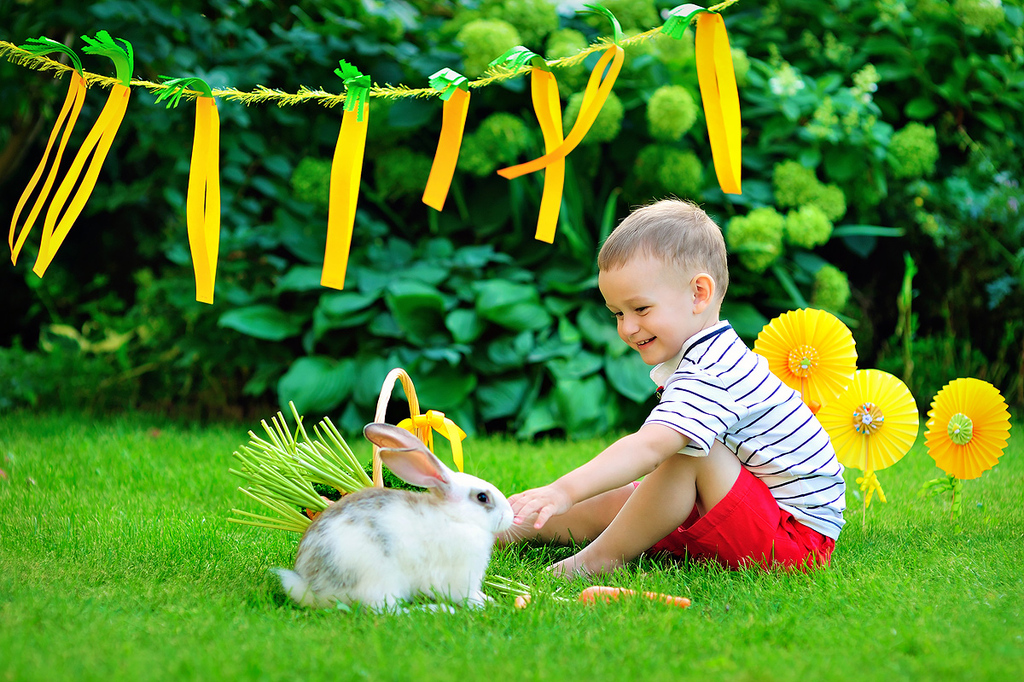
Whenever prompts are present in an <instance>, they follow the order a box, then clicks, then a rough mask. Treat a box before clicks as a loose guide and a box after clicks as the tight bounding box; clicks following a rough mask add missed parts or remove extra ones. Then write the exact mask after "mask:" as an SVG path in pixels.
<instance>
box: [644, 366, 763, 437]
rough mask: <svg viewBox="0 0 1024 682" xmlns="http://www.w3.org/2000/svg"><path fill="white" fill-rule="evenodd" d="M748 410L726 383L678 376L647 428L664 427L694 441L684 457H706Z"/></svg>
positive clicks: (700, 375) (685, 373) (654, 412)
mask: <svg viewBox="0 0 1024 682" xmlns="http://www.w3.org/2000/svg"><path fill="white" fill-rule="evenodd" d="M744 413H745V410H744V409H743V408H742V407H741V406H740V405H738V404H737V403H736V402H735V401H734V400H733V399H732V397H731V396H730V395H729V392H728V391H727V390H726V389H725V387H724V386H723V385H722V383H721V382H720V381H719V380H718V379H716V378H714V377H708V376H707V375H704V374H698V373H687V372H677V373H676V374H675V375H673V377H672V379H671V381H670V382H669V384H668V385H667V386H666V387H665V389H664V391H663V392H662V395H661V402H660V403H658V405H657V407H655V408H654V409H653V410H652V411H651V414H650V415H649V416H648V417H647V420H646V422H645V423H646V424H662V425H664V426H667V427H669V428H670V429H673V430H675V431H678V432H679V433H681V434H683V435H684V436H686V437H687V438H689V439H690V443H689V444H688V445H687V446H686V447H685V448H683V449H682V450H680V453H682V454H688V455H693V456H704V455H707V454H708V453H709V452H710V451H711V446H712V445H713V444H714V442H715V439H716V438H718V437H719V436H720V435H721V434H724V433H725V432H726V431H727V430H729V428H730V427H732V426H733V425H734V424H736V422H738V421H739V420H740V419H741V418H742V416H743V414H744Z"/></svg>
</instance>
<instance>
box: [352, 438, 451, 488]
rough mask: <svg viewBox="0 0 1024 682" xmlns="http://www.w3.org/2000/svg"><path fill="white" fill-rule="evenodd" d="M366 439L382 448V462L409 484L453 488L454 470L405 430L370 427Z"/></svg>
mask: <svg viewBox="0 0 1024 682" xmlns="http://www.w3.org/2000/svg"><path fill="white" fill-rule="evenodd" d="M363 435H364V436H366V439H367V440H369V441H370V442H371V443H373V444H375V445H377V446H378V447H380V458H381V459H382V460H383V461H384V463H385V464H387V465H388V469H391V471H392V472H394V474H395V475H396V476H398V477H399V478H400V479H402V480H403V481H405V482H406V483H411V484H412V485H418V486H420V487H423V488H442V489H445V488H447V487H448V486H449V485H450V484H451V473H452V472H451V470H450V469H449V468H448V467H446V466H445V465H444V464H443V463H442V462H441V460H439V459H438V458H437V457H435V456H434V453H432V452H431V451H430V450H428V449H427V447H426V446H425V445H424V444H423V443H421V442H420V439H419V438H417V437H416V436H414V435H412V434H411V433H409V432H408V431H406V430H405V429H400V428H398V427H397V426H392V425H390V424H367V425H366V426H365V427H364V428H363Z"/></svg>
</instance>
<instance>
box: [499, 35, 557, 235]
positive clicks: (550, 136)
mask: <svg viewBox="0 0 1024 682" xmlns="http://www.w3.org/2000/svg"><path fill="white" fill-rule="evenodd" d="M526 64H530V66H531V69H530V93H531V96H532V98H533V110H534V112H535V113H536V114H537V122H538V124H540V131H541V134H543V136H544V153H545V154H551V153H552V152H554V151H555V150H556V149H558V147H559V145H561V144H562V142H563V141H564V139H563V137H562V106H561V103H560V102H559V100H558V82H557V81H556V80H555V74H553V73H551V69H549V68H548V65H547V62H545V61H544V58H543V57H541V56H539V55H537V54H535V53H533V52H531V51H530V50H528V49H526V48H525V47H523V46H521V45H520V46H518V47H513V48H512V49H511V50H509V51H508V52H506V53H505V54H503V55H502V56H500V57H498V58H497V59H496V60H494V61H493V62H491V65H492V66H495V65H502V66H506V67H508V68H520V67H523V66H525V65H526ZM564 185H565V157H562V158H559V159H556V160H554V161H552V162H551V164H550V165H548V166H547V168H545V170H544V192H543V194H541V200H540V214H539V216H538V218H537V232H536V234H535V235H534V237H535V238H536V239H537V240H538V241H542V242H547V243H548V244H551V243H552V242H554V241H555V228H556V227H557V226H558V212H559V210H560V209H561V207H562V188H563V186H564Z"/></svg>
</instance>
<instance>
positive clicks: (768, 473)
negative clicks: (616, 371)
mask: <svg viewBox="0 0 1024 682" xmlns="http://www.w3.org/2000/svg"><path fill="white" fill-rule="evenodd" d="M598 270H599V274H598V287H599V288H600V290H601V294H602V295H603V296H604V299H605V302H606V305H607V306H608V309H609V310H610V311H611V312H612V314H613V315H614V316H615V318H616V321H617V326H618V332H619V337H620V338H622V340H623V341H624V342H626V344H627V345H629V346H630V347H631V348H633V349H634V350H636V351H637V352H638V353H640V357H641V358H642V359H643V361H644V362H645V363H646V364H648V365H654V366H655V367H654V369H653V370H652V371H651V378H652V379H653V380H654V381H655V382H656V383H657V385H658V386H662V387H664V388H663V389H662V391H661V399H660V402H659V404H658V406H657V407H655V408H654V410H653V411H652V412H651V414H650V416H648V418H647V420H646V421H645V422H644V424H643V426H642V427H641V428H640V430H639V431H637V432H636V433H633V434H630V435H628V436H626V437H624V438H622V439H620V440H618V441H617V442H615V443H613V444H612V445H611V446H609V447H608V448H607V449H605V450H604V451H603V452H601V453H600V454H599V455H597V456H596V457H594V458H593V459H592V460H590V461H589V462H587V463H586V464H584V465H582V466H580V467H579V468H577V469H575V470H573V471H571V472H569V473H567V474H565V475H564V476H562V477H561V478H559V479H558V480H556V481H555V482H553V483H551V484H550V485H547V486H544V487H541V488H534V489H532V490H527V491H525V492H522V493H519V494H517V495H513V496H512V497H511V498H509V501H510V502H511V504H512V509H513V511H514V512H515V523H516V524H517V525H515V526H513V527H512V528H511V529H510V531H507V536H506V537H507V538H508V539H510V540H511V539H517V538H519V536H523V535H527V536H530V537H535V538H538V539H541V540H547V541H562V542H565V541H568V540H569V539H572V540H575V541H588V540H589V541H590V543H589V544H588V545H586V546H585V547H584V548H583V549H582V550H580V551H579V552H578V553H577V554H575V555H574V556H572V557H569V558H568V559H565V560H564V561H561V562H559V563H557V564H555V565H554V566H552V570H553V571H554V572H555V573H558V574H562V575H575V574H591V573H603V572H608V571H612V570H614V569H615V568H617V567H618V566H621V565H622V564H624V563H625V562H627V561H630V560H631V559H633V558H634V557H636V556H638V555H640V554H641V553H643V552H644V551H647V550H649V549H651V550H654V551H668V552H671V553H673V554H675V555H678V556H684V555H689V556H691V557H697V558H706V559H713V560H717V561H719V562H721V563H723V564H725V565H727V566H730V567H732V568H737V567H739V566H743V565H747V564H751V563H755V564H760V565H761V566H764V567H766V568H767V567H769V566H772V565H783V566H798V567H803V566H808V565H827V564H828V562H829V559H830V557H831V554H832V549H833V547H834V546H835V539H836V538H837V537H838V536H839V531H840V529H841V528H842V526H843V510H844V508H845V506H846V505H845V492H846V485H845V483H844V481H843V467H842V465H841V464H840V463H839V462H838V460H837V459H836V456H835V452H834V450H833V449H832V444H831V443H830V441H829V438H828V435H827V434H826V433H825V431H824V430H823V429H822V428H821V425H820V424H819V423H818V420H817V419H816V418H815V417H814V415H813V414H812V413H811V411H810V410H809V409H808V407H807V406H806V405H804V403H803V401H802V400H801V398H800V395H799V394H798V393H797V392H795V391H793V390H792V389H790V388H789V387H787V386H786V385H785V384H783V383H782V381H781V380H779V379H778V378H777V377H775V376H774V375H773V374H771V373H770V372H769V370H768V363H767V361H765V360H764V358H761V357H760V356H758V355H756V354H754V353H753V352H752V351H750V350H749V349H747V347H746V346H745V345H744V344H743V342H742V341H741V340H740V339H739V337H738V336H737V335H736V333H735V332H734V331H733V329H732V327H731V326H730V325H729V323H728V322H726V321H719V319H718V315H719V309H720V307H721V303H722V299H723V297H724V295H725V290H726V288H727V287H728V284H729V273H728V267H727V264H726V251H725V241H724V239H723V238H722V232H721V230H720V229H719V228H718V226H717V225H715V223H714V222H713V221H712V220H711V219H710V218H709V217H708V216H707V214H706V213H704V211H702V210H701V209H699V208H698V207H697V206H695V205H693V204H691V203H688V202H684V201H679V200H675V199H671V200H664V201H660V202H657V203H655V204H651V205H649V206H645V207H643V208H640V209H638V210H636V211H634V212H633V213H632V214H631V215H630V216H629V217H627V218H626V219H625V220H624V221H623V222H622V224H620V225H619V226H618V227H617V228H616V229H615V230H614V231H613V232H612V234H611V235H610V236H609V237H608V239H607V240H606V241H605V243H604V245H603V246H602V247H601V252H600V254H599V256H598ZM642 476H643V477H645V478H644V479H643V481H642V482H640V483H639V484H636V483H634V481H636V480H637V479H638V478H640V477H642ZM531 519H532V520H533V523H532V524H530V523H528V521H529V520H531ZM522 524H525V525H522ZM530 528H532V531H531V530H529V529H530ZM524 531H525V533H524ZM519 539H521V538H519Z"/></svg>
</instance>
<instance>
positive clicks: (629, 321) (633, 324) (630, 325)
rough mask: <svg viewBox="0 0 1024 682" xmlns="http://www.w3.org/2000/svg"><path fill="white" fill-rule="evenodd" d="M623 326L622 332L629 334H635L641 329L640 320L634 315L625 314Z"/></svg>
mask: <svg viewBox="0 0 1024 682" xmlns="http://www.w3.org/2000/svg"><path fill="white" fill-rule="evenodd" d="M621 326H622V332H623V333H624V334H627V335H630V334H635V333H637V332H638V331H640V324H639V322H638V320H637V319H636V317H633V316H631V315H624V316H623V317H622V322H621Z"/></svg>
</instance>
